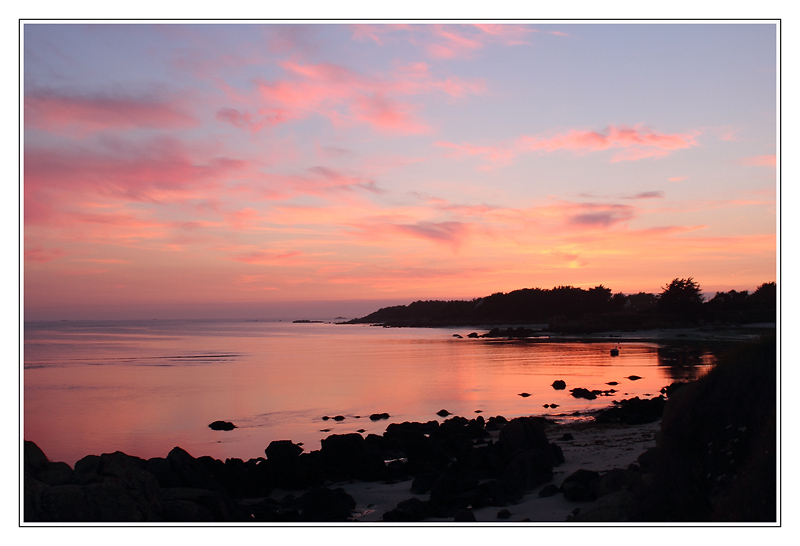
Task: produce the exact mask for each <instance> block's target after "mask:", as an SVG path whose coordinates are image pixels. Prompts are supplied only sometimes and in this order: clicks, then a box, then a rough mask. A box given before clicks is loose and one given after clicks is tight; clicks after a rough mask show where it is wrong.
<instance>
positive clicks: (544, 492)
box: [539, 483, 560, 497]
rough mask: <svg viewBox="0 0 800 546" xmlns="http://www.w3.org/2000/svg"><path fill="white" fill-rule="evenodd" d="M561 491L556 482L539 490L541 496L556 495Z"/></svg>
mask: <svg viewBox="0 0 800 546" xmlns="http://www.w3.org/2000/svg"><path fill="white" fill-rule="evenodd" d="M559 491H560V489H559V488H558V486H557V485H556V484H554V483H549V484H547V485H545V486H544V487H542V488H541V489H540V490H539V496H540V497H552V496H553V495H555V494H556V493H558V492H559Z"/></svg>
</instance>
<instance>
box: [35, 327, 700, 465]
mask: <svg viewBox="0 0 800 546" xmlns="http://www.w3.org/2000/svg"><path fill="white" fill-rule="evenodd" d="M472 331H476V332H478V333H479V334H482V333H484V332H486V330H472V329H468V328H436V329H428V328H381V327H376V326H369V325H343V324H335V323H333V322H321V323H317V322H312V323H292V322H291V321H255V320H238V321H236V320H225V321H212V320H151V321H98V322H91V321H62V322H30V323H25V325H24V351H23V377H22V379H23V425H24V438H25V439H26V440H32V441H34V442H36V443H37V444H38V445H39V447H41V448H42V449H43V450H44V452H45V454H46V455H47V456H48V457H49V458H50V459H51V460H53V461H64V462H67V463H69V464H70V465H74V463H75V462H76V461H77V460H79V459H81V458H82V457H84V456H86V455H99V454H102V453H111V452H114V451H123V452H125V453H127V454H129V455H136V456H138V457H142V458H145V459H147V458H151V457H165V456H166V455H167V454H168V453H169V451H170V450H171V449H172V448H173V447H175V446H180V447H182V448H183V449H185V450H186V451H188V452H189V453H190V454H192V455H193V456H195V457H199V456H202V455H210V456H212V457H214V458H217V459H222V460H224V459H226V458H233V457H236V458H241V459H244V460H247V459H250V458H255V457H263V456H264V449H265V448H266V447H267V445H269V443H270V442H271V441H272V440H293V441H294V442H302V443H303V444H304V447H305V449H306V451H312V450H315V449H319V447H320V440H321V439H322V438H325V437H326V436H328V435H330V434H342V433H350V432H358V431H361V432H362V434H364V435H366V434H370V433H376V434H381V433H382V432H383V431H384V430H385V428H386V426H387V425H388V424H389V423H391V422H403V421H429V420H432V419H438V420H439V421H443V418H441V417H439V416H437V415H436V413H437V412H438V411H439V410H442V409H446V410H447V411H449V412H451V413H452V414H455V415H462V416H464V417H467V418H473V417H475V416H476V415H477V414H478V413H480V414H481V415H483V416H484V417H485V418H488V417H490V416H494V415H503V416H505V417H507V418H512V417H517V416H522V415H545V416H550V417H552V418H554V419H555V420H557V421H559V420H560V421H566V420H573V419H581V418H586V415H585V414H586V412H588V411H590V410H592V409H596V408H600V407H605V406H609V405H611V403H612V400H615V399H616V400H621V399H623V398H631V397H634V396H639V397H651V396H656V395H658V394H659V391H660V389H661V388H662V387H664V386H666V385H669V384H670V383H672V382H673V381H676V380H681V379H689V378H694V377H696V376H699V375H701V374H703V373H705V371H706V370H707V369H708V368H709V367H710V366H711V365H712V364H713V362H714V360H715V355H714V353H713V351H712V350H711V349H710V348H704V347H701V346H696V345H691V346H689V345H686V344H683V345H681V344H678V345H671V344H665V343H653V342H646V341H632V342H625V343H621V344H619V349H620V354H619V356H617V357H612V356H610V350H611V349H612V348H614V347H616V346H617V344H616V343H614V342H613V341H612V342H580V341H574V342H573V341H558V342H554V341H548V340H541V339H540V340H536V341H530V340H528V341H526V340H506V339H489V338H478V339H470V338H468V337H467V334H468V333H470V332H472ZM455 333H458V334H460V335H462V336H463V338H456V337H454V335H453V334H455ZM632 375H635V376H640V377H641V379H638V380H631V379H628V377H630V376H632ZM557 379H561V380H564V381H566V383H567V388H566V390H555V389H553V387H552V383H553V382H554V381H555V380H557ZM612 381H616V382H618V385H615V386H609V385H608V383H609V382H612ZM576 387H583V388H587V389H590V390H592V389H599V390H608V389H616V391H617V392H615V393H613V394H612V395H611V396H608V397H606V396H601V397H598V398H597V399H596V400H584V399H578V398H573V397H572V396H571V395H570V392H569V391H570V389H572V388H576ZM523 392H524V393H529V394H530V396H527V397H522V396H520V393H523ZM545 404H547V405H550V404H557V407H556V408H552V407H547V408H545V407H544V405H545ZM375 413H388V414H389V415H390V418H389V419H388V420H379V421H373V420H370V418H369V416H370V415H371V414H375ZM325 416H327V417H329V418H330V419H327V420H326V419H323V417H325ZM336 416H341V417H344V419H342V420H334V419H333V417H336ZM217 420H224V421H231V422H233V423H234V424H235V425H236V427H237V428H236V429H234V430H232V431H227V432H226V431H215V430H211V429H210V428H209V427H208V425H209V424H210V423H212V422H213V421H217Z"/></svg>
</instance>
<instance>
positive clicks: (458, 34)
mask: <svg viewBox="0 0 800 546" xmlns="http://www.w3.org/2000/svg"><path fill="white" fill-rule="evenodd" d="M432 34H433V36H434V40H433V41H432V42H431V43H429V44H428V46H427V50H428V53H430V54H431V55H432V56H433V57H436V58H439V59H453V58H456V57H469V56H470V55H471V54H472V53H473V52H475V51H476V50H478V49H481V48H482V47H483V43H482V42H481V41H480V40H478V39H476V38H474V37H470V36H467V35H466V32H464V27H462V26H456V25H433V27H432Z"/></svg>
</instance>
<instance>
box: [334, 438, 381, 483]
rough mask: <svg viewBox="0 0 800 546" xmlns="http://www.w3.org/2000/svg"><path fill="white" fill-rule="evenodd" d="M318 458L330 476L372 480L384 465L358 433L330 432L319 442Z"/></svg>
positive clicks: (377, 475) (378, 455)
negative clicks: (330, 433)
mask: <svg viewBox="0 0 800 546" xmlns="http://www.w3.org/2000/svg"><path fill="white" fill-rule="evenodd" d="M320 458H321V461H322V465H323V467H324V468H325V470H326V472H327V473H328V475H329V476H330V477H331V478H339V479H348V478H358V479H361V480H365V481H372V480H375V479H377V478H378V477H380V475H381V474H382V473H383V472H384V471H385V470H386V465H385V464H384V462H383V458H382V457H381V456H380V454H378V453H376V452H375V451H373V450H372V449H370V447H369V445H368V444H367V443H366V442H365V441H364V437H363V436H361V435H360V434H356V433H351V434H332V435H330V436H328V437H327V438H325V439H323V440H322V442H321V449H320Z"/></svg>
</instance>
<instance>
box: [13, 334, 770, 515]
mask: <svg viewBox="0 0 800 546" xmlns="http://www.w3.org/2000/svg"><path fill="white" fill-rule="evenodd" d="M775 364H776V345H775V340H774V338H773V339H769V338H767V339H764V340H762V341H760V342H758V343H750V344H745V345H744V346H742V347H741V348H739V349H737V350H736V351H734V352H732V353H730V354H729V355H727V356H726V357H725V358H722V359H720V362H719V363H718V365H717V366H715V368H713V369H712V370H711V371H710V372H709V373H708V374H707V375H706V376H704V377H702V378H700V379H698V380H695V381H692V382H689V383H685V384H673V385H670V386H667V387H664V389H662V394H661V395H660V396H656V397H653V398H650V399H639V398H632V399H629V400H622V401H617V402H614V404H613V405H612V406H610V407H607V408H604V409H601V410H598V411H597V412H596V413H595V415H594V418H593V420H592V421H591V422H585V423H573V424H571V425H558V424H556V423H554V422H552V421H550V420H548V419H546V418H544V417H518V418H515V419H511V420H507V419H505V418H504V417H502V416H493V417H489V418H484V417H483V416H477V417H475V418H472V419H467V418H465V417H461V416H449V414H445V412H444V411H442V412H440V414H442V415H440V416H441V417H442V418H443V419H444V417H447V418H446V419H444V421H443V422H439V421H438V420H431V421H427V422H404V423H392V424H390V425H388V426H387V427H386V431H385V432H384V433H383V434H382V435H377V434H368V435H367V436H366V437H364V436H362V435H361V434H359V433H350V434H333V435H330V436H328V437H327V438H325V439H323V440H322V442H321V448H320V449H319V450H316V451H311V452H304V451H303V448H302V446H300V445H298V444H295V443H293V442H292V441H289V440H277V441H273V442H271V443H270V444H269V445H268V446H267V447H266V449H265V453H264V454H265V457H259V458H256V459H251V460H248V461H243V460H241V459H226V460H225V461H220V460H216V459H213V458H211V457H208V456H202V457H197V458H195V457H193V456H192V455H190V454H189V453H187V452H186V451H185V450H183V449H181V448H180V447H175V448H174V449H173V450H172V451H170V453H169V454H168V455H167V456H166V457H163V458H162V457H156V458H151V459H149V460H144V459H141V458H138V457H135V456H131V455H127V454H125V453H122V452H115V453H110V454H103V455H99V456H97V455H89V456H87V457H84V458H83V459H81V460H79V461H78V462H77V463H76V464H75V466H74V468H71V467H70V466H69V465H67V464H66V463H63V462H51V461H49V460H48V459H47V457H46V455H45V454H44V453H43V452H42V451H41V450H40V449H39V448H38V446H36V445H35V444H34V443H33V442H28V441H26V442H25V445H24V507H23V509H24V521H25V522H26V523H32V524H36V523H43V522H116V523H121V522H125V523H128V522H139V523H143V524H148V523H156V522H175V523H201V522H217V523H229V524H235V523H240V524H245V523H247V524H253V523H256V524H258V523H260V524H298V525H302V524H305V523H319V522H323V523H330V524H339V523H346V522H350V524H357V523H356V522H364V523H368V522H383V523H388V524H408V523H414V524H424V523H425V522H434V523H437V522H445V521H449V522H462V523H466V522H479V521H480V522H494V523H508V522H516V523H522V522H537V521H547V522H552V523H565V524H568V523H569V522H631V523H636V522H640V523H641V522H657V521H669V522H702V521H717V522H719V521H723V522H724V521H731V522H766V523H770V522H775V521H776V517H777V516H776V514H777V498H776V488H777V468H776V458H777V457H776V446H777V443H776V409H777V408H776V400H775V396H776V366H775ZM554 388H555V387H554ZM573 394H574V393H573ZM376 415H378V416H379V417H380V418H384V415H382V414H376ZM215 426H219V427H223V426H227V424H226V423H224V422H220V423H216V424H215Z"/></svg>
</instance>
